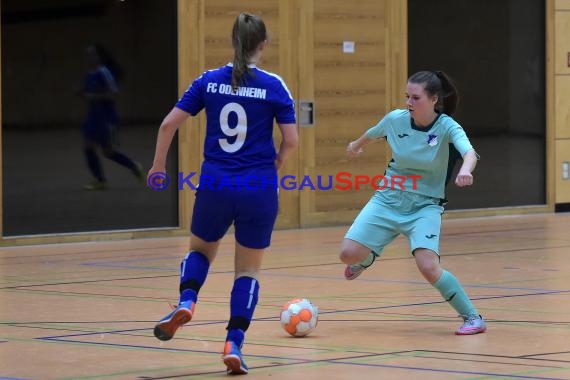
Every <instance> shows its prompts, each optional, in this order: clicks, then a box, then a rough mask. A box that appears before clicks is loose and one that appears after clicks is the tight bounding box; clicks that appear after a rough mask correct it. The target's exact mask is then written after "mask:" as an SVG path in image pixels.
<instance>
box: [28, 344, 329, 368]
mask: <svg viewBox="0 0 570 380" xmlns="http://www.w3.org/2000/svg"><path fill="white" fill-rule="evenodd" d="M35 339H37V340H45V341H51V342H65V343H77V344H85V345H95V346H108V347H120V348H141V349H148V350H156V351H173V352H189V353H190V352H192V353H200V354H216V355H219V353H220V352H219V351H217V350H216V351H206V350H189V349H184V348H168V347H155V346H143V345H138V344H119V343H106V342H84V341H80V340H73V339H50V338H35ZM220 344H222V342H220ZM315 351H316V350H315ZM248 356H250V357H255V358H262V359H271V360H284V361H289V362H297V363H311V362H313V360H309V359H296V358H284V357H281V356H269V355H248ZM339 360H340V359H339Z"/></svg>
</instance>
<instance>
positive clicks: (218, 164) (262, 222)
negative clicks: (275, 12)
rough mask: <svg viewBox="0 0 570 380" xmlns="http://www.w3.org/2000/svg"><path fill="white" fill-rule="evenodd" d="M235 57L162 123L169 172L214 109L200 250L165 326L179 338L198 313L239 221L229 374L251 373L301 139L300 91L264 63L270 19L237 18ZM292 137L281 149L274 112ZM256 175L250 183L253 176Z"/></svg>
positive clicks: (197, 225)
mask: <svg viewBox="0 0 570 380" xmlns="http://www.w3.org/2000/svg"><path fill="white" fill-rule="evenodd" d="M232 44H233V47H234V60H233V64H232V63H231V64H228V65H226V66H223V67H220V68H217V69H214V70H209V71H206V72H204V73H203V74H202V75H201V76H200V77H199V78H197V79H196V80H195V81H194V82H193V83H192V85H191V86H190V87H189V88H188V90H186V92H185V93H184V95H183V96H182V98H181V99H180V100H179V101H178V103H176V106H175V107H174V108H173V109H172V110H171V111H170V113H169V114H168V115H167V116H166V118H165V119H164V121H163V122H162V125H161V126H160V129H159V132H158V137H157V144H156V152H155V157H154V162H153V166H152V168H151V169H150V171H149V179H150V177H151V176H152V174H153V173H156V172H165V161H166V156H167V152H168V149H169V147H170V144H171V143H172V139H173V136H174V134H175V133H176V131H177V129H178V128H179V127H180V125H181V124H182V123H183V122H184V121H185V120H186V118H188V117H189V116H190V115H192V116H195V115H196V114H197V113H198V112H200V111H201V110H202V109H203V108H205V110H206V116H207V125H206V138H205V142H204V161H203V163H202V171H201V174H200V177H201V178H208V182H207V183H202V184H200V185H199V187H198V189H197V191H196V202H195V204H194V211H193V215H192V227H191V236H190V252H189V253H188V254H187V255H186V257H185V258H184V259H183V260H182V263H181V276H180V301H179V304H178V307H177V308H176V309H175V310H174V311H172V312H171V313H170V314H168V315H167V316H166V317H164V318H163V319H162V320H161V321H160V322H158V324H157V325H156V326H155V329H154V335H155V336H156V337H157V338H158V339H160V340H169V339H171V338H172V337H173V336H174V333H175V332H176V330H177V329H178V328H179V327H180V326H182V325H184V324H185V323H188V322H189V321H190V319H191V318H192V316H193V314H194V307H195V305H196V303H197V301H198V292H199V291H200V288H201V287H202V285H203V284H204V282H205V281H206V277H207V275H208V270H209V268H210V265H211V263H212V262H213V260H214V258H215V257H216V254H217V252H218V246H219V244H220V240H221V239H222V237H223V236H224V234H225V233H226V232H227V230H228V228H229V227H230V225H231V224H232V223H233V224H234V227H235V239H236V243H235V279H234V285H233V289H232V291H231V297H230V318H229V322H228V325H227V337H226V343H225V346H224V351H223V356H222V358H223V361H224V363H225V365H226V366H227V371H228V374H246V373H247V372H248V368H247V366H246V364H245V362H244V360H243V357H242V353H241V348H242V345H243V342H244V338H245V332H246V330H247V329H248V327H249V325H250V322H251V320H252V317H253V313H254V310H255V306H256V304H257V300H258V294H259V283H258V281H257V275H258V272H259V270H260V267H261V262H262V257H263V253H264V249H265V248H267V247H268V246H269V245H270V240H271V234H272V231H273V226H274V223H275V219H276V217H277V210H278V193H277V183H276V180H277V170H278V169H279V168H280V167H281V165H282V164H283V162H284V161H285V160H286V159H287V157H288V156H289V154H290V153H291V151H292V150H294V149H295V148H296V147H297V145H298V132H297V127H296V119H295V107H294V101H293V98H292V97H291V94H290V93H289V90H288V89H287V87H286V85H285V83H284V82H283V80H282V79H281V78H280V77H279V76H277V75H275V74H272V73H269V72H267V71H263V70H261V69H259V68H258V67H257V66H256V63H257V61H258V60H259V59H260V58H261V55H262V52H263V50H264V48H265V47H266V44H267V32H266V28H265V24H264V22H263V20H261V19H260V18H259V17H256V16H254V15H251V14H247V13H242V14H240V15H239V16H238V17H237V19H236V21H235V23H234V26H233V30H232ZM274 120H275V121H276V122H277V124H278V126H279V128H280V131H281V134H282V137H283V138H282V143H281V146H280V148H279V150H278V151H277V152H276V151H275V146H274V143H273V122H274ZM245 178H247V180H246V181H245V183H244V179H245Z"/></svg>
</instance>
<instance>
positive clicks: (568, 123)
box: [555, 75, 570, 139]
mask: <svg viewBox="0 0 570 380" xmlns="http://www.w3.org/2000/svg"><path fill="white" fill-rule="evenodd" d="M555 99H556V100H555V104H556V105H555V106H556V113H555V120H556V121H555V122H556V138H557V139H570V75H558V76H557V77H556V95H555Z"/></svg>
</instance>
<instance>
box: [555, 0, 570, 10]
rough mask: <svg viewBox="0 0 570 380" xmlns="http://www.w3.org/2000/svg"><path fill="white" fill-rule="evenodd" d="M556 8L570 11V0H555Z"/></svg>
mask: <svg viewBox="0 0 570 380" xmlns="http://www.w3.org/2000/svg"><path fill="white" fill-rule="evenodd" d="M554 8H555V9H557V10H567V11H570V0H555V3H554Z"/></svg>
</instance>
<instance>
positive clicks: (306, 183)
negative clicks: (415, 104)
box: [0, 0, 570, 380]
mask: <svg viewBox="0 0 570 380" xmlns="http://www.w3.org/2000/svg"><path fill="white" fill-rule="evenodd" d="M0 6H1V10H2V18H1V57H2V59H1V75H0V81H1V93H0V99H1V108H0V121H1V129H0V132H1V133H0V162H1V165H0V178H1V184H2V185H1V186H0V195H1V196H0V215H1V218H0V378H2V379H18V380H28V379H42V380H44V379H195V378H196V379H215V378H225V377H226V376H227V375H226V368H225V367H224V365H223V363H222V362H221V360H220V358H221V355H222V349H223V342H224V338H225V335H226V331H225V328H226V325H227V323H228V320H227V319H228V315H229V314H228V313H229V304H228V299H229V296H230V294H229V292H230V289H231V284H232V281H233V276H234V272H233V268H234V254H233V251H234V245H235V243H236V241H235V238H234V235H233V229H232V228H230V230H229V232H228V233H227V234H226V236H224V238H223V240H222V243H221V245H220V250H219V253H218V257H217V259H216V261H215V262H214V263H213V264H212V266H211V268H210V274H209V276H208V279H207V281H206V283H205V284H204V286H203V288H202V289H201V291H200V302H199V303H198V305H197V307H196V313H195V315H194V317H193V318H192V321H191V322H190V323H188V324H187V325H185V326H183V328H181V329H180V330H179V331H178V332H177V334H176V337H175V338H174V339H172V340H169V341H160V340H158V339H156V338H155V336H154V335H153V328H154V325H155V323H156V322H157V321H158V320H160V318H162V317H163V316H164V314H165V312H166V311H168V310H169V309H170V307H172V306H173V305H174V306H175V305H176V303H177V302H178V286H179V277H180V262H181V260H182V258H183V257H184V255H186V253H187V252H188V241H189V230H190V225H191V223H190V222H191V215H192V210H193V205H194V200H195V192H196V191H195V188H193V187H192V186H191V183H193V184H196V182H195V179H196V178H197V177H198V174H197V173H199V172H200V165H201V162H202V160H203V150H204V147H203V142H204V136H205V124H206V118H205V115H204V113H201V114H199V115H198V116H197V117H193V118H189V119H188V121H187V122H186V123H185V124H184V125H183V126H182V127H181V128H180V130H179V131H178V134H177V135H176V137H175V139H176V140H175V142H174V144H173V146H172V149H171V151H170V153H169V156H168V162H167V172H166V174H167V176H168V177H169V179H170V182H169V186H167V187H166V188H165V189H163V190H155V189H152V188H151V187H149V184H148V183H147V181H146V179H144V178H140V177H138V176H137V175H132V173H130V172H129V170H127V169H126V168H125V167H122V166H120V165H117V164H116V163H115V162H113V161H111V160H109V159H107V157H106V156H105V155H104V154H101V155H100V160H101V163H102V167H103V169H104V171H105V175H106V178H107V183H106V186H105V187H104V188H94V187H93V186H91V187H90V186H89V183H90V182H91V181H92V178H91V174H90V171H89V169H88V165H87V164H86V162H85V157H84V145H83V144H84V141H83V139H82V134H81V125H82V122H83V119H84V116H85V111H86V107H85V103H84V102H83V101H82V99H81V97H80V96H78V89H80V88H81V86H82V81H83V77H84V75H85V50H86V47H87V46H89V45H90V44H93V43H99V44H101V45H104V46H105V47H106V48H107V49H108V51H109V52H112V53H113V55H114V57H115V58H116V61H117V62H119V63H120V65H121V67H122V71H123V74H124V75H123V76H122V79H121V81H120V83H119V86H118V87H119V93H118V95H117V97H116V104H117V109H118V114H119V120H120V122H119V123H118V127H117V134H116V146H117V147H118V149H120V150H121V151H122V152H125V154H127V155H128V156H129V157H130V158H132V160H133V161H134V162H136V163H140V165H141V168H142V170H144V174H145V175H146V173H147V171H148V170H149V169H150V168H151V166H152V162H153V155H154V150H155V144H156V137H157V132H158V128H159V126H160V124H161V122H162V119H163V117H164V116H165V115H166V114H167V113H168V112H169V111H170V109H171V108H172V107H173V105H174V104H175V103H176V101H177V100H178V99H179V97H180V96H181V95H182V94H183V93H184V91H185V90H186V89H187V88H188V86H189V85H190V84H191V83H192V80H193V79H194V78H196V77H198V76H199V75H200V74H201V73H202V72H204V71H205V70H207V69H209V68H214V67H219V66H223V65H225V64H227V63H228V62H230V61H231V59H232V57H233V49H232V44H231V25H232V23H233V21H234V19H235V18H236V16H237V15H238V14H240V13H241V12H250V13H253V14H256V15H259V16H261V17H262V18H263V20H264V21H265V23H266V25H267V29H268V32H269V36H270V38H269V41H268V42H269V44H268V46H267V48H266V51H265V52H264V55H263V60H262V62H260V63H259V67H260V68H262V69H265V70H267V71H270V72H274V73H277V74H279V75H280V76H281V77H282V78H283V80H284V81H285V82H286V83H287V86H288V88H289V90H290V92H291V95H292V97H293V98H294V101H295V106H296V116H297V124H298V131H299V146H298V148H297V150H296V151H295V153H294V154H293V156H292V157H291V158H290V159H289V160H288V161H287V162H286V164H285V166H284V167H282V168H281V169H280V170H279V177H278V178H279V183H278V184H279V214H278V217H277V221H276V225H275V230H274V232H273V237H272V241H271V246H270V247H269V248H268V249H267V251H266V253H265V256H264V259H263V266H262V270H261V272H260V276H259V283H260V286H261V288H260V289H261V290H260V298H259V303H258V305H257V309H256V311H255V315H254V319H253V322H252V324H251V327H250V329H249V330H248V333H247V338H246V341H247V343H246V345H245V346H244V348H243V354H244V356H245V358H246V360H247V363H248V366H249V374H247V375H246V376H248V377H249V378H250V379H268V378H271V379H355V378H357V379H384V380H388V379H422V380H428V379H438V380H439V379H462V380H463V379H470V380H476V379H477V380H479V379H551V380H554V379H570V259H569V254H570V213H569V211H570V0H477V1H473V0H431V1H425V0H357V1H346V0H57V1H46V0H2V1H1V2H0ZM420 70H442V71H445V72H446V73H447V74H448V75H449V76H450V77H452V78H453V79H454V80H455V82H456V84H457V87H458V89H459V93H460V102H459V106H458V109H457V112H456V113H455V115H454V118H455V120H457V121H458V122H459V123H460V124H461V126H462V127H463V128H464V130H465V131H466V133H467V134H468V135H469V137H470V140H471V142H472V144H473V146H474V147H475V149H476V151H477V153H478V154H479V156H480V160H479V161H478V163H477V167H476V169H475V171H474V173H473V177H474V183H473V185H472V186H470V187H467V188H459V187H457V186H455V185H454V184H453V181H452V182H451V183H450V184H449V185H448V186H447V188H446V198H447V200H448V203H447V205H446V207H445V213H444V214H443V217H442V218H443V219H442V220H443V221H442V231H441V240H440V248H441V264H442V266H443V267H445V268H446V269H448V270H449V271H450V272H453V273H454V274H455V275H456V276H457V277H458V278H460V279H461V283H462V285H463V286H464V288H465V290H466V292H467V293H468V294H469V296H470V298H471V300H472V301H473V303H474V304H475V305H476V307H477V310H478V311H479V312H480V313H481V314H482V315H483V316H484V317H485V320H486V323H487V331H486V332H485V333H482V334H476V335H471V336H458V335H455V334H454V331H455V330H456V329H457V327H459V325H460V324H461V322H462V321H461V318H459V317H458V315H457V313H455V312H454V310H453V309H452V308H450V306H449V305H448V304H447V302H445V300H444V299H442V297H441V295H440V294H439V293H438V292H437V290H435V289H434V288H433V287H432V286H430V285H429V283H427V282H426V281H425V280H424V278H423V277H422V275H421V273H420V272H419V271H418V270H417V268H416V265H415V262H414V258H413V257H412V255H411V254H410V252H409V246H408V242H407V240H406V239H405V238H404V237H403V236H399V237H398V238H397V239H396V240H395V241H394V242H393V243H392V244H391V245H389V246H388V247H387V248H386V249H385V250H384V252H383V253H382V255H381V257H380V258H379V259H377V260H376V261H375V262H374V264H373V265H372V266H371V267H369V268H368V269H367V270H366V271H365V272H363V273H362V275H360V276H359V277H358V278H357V279H355V280H353V281H347V280H346V279H345V277H344V270H345V265H344V264H343V263H342V262H341V261H340V259H339V254H340V245H341V242H342V240H343V238H344V235H345V233H346V231H347V229H348V228H349V227H350V225H351V224H352V222H353V220H354V218H355V217H356V216H357V214H358V213H359V211H360V210H361V209H362V207H363V206H364V205H365V204H366V202H367V201H368V200H369V199H370V197H371V196H372V194H373V193H374V191H375V189H374V187H373V184H374V182H373V181H372V179H373V178H374V177H375V176H378V175H382V174H383V173H384V170H385V168H386V165H387V164H388V163H389V162H390V159H391V152H390V149H389V148H388V145H387V144H386V143H385V142H384V141H381V142H379V143H376V144H374V145H370V146H369V147H367V150H366V154H364V155H362V156H361V157H358V158H357V159H354V160H349V159H347V156H346V147H347V145H348V144H349V143H350V142H351V141H352V140H353V139H355V138H357V137H358V136H360V135H361V134H362V133H363V132H364V131H365V130H366V129H368V128H369V127H371V126H373V125H375V124H376V123H377V122H378V121H379V119H380V118H381V117H382V116H383V115H385V114H386V113H387V112H389V111H391V110H393V109H396V108H405V102H406V97H405V91H406V82H407V78H408V77H409V76H410V75H411V74H413V73H415V72H417V71H420ZM280 136H281V135H280V133H279V129H278V128H277V125H275V129H274V138H275V144H276V146H278V144H279V142H280ZM193 173H194V174H193ZM456 173H457V167H456V168H455V172H454V173H452V174H456ZM135 174H136V173H135ZM193 175H195V176H193ZM329 185H330V186H329ZM294 298H307V299H309V300H310V301H311V302H312V303H313V304H315V305H316V306H317V307H318V311H319V314H318V324H317V327H316V328H315V329H314V331H312V332H311V333H310V334H309V335H307V336H305V337H301V338H297V337H292V336H290V335H289V334H288V333H287V332H286V331H285V330H284V329H283V328H282V326H281V324H280V312H281V309H282V306H283V305H284V304H286V303H287V302H288V301H289V300H291V299H294Z"/></svg>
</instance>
